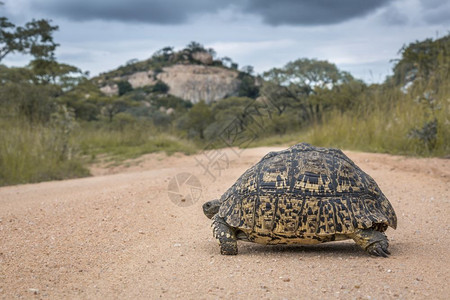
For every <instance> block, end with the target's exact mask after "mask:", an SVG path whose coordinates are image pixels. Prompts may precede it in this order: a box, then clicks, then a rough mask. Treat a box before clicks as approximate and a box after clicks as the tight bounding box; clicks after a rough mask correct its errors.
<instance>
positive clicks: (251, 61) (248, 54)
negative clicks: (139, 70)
mask: <svg viewBox="0 0 450 300" xmlns="http://www.w3.org/2000/svg"><path fill="white" fill-rule="evenodd" d="M2 1H3V2H4V3H5V5H4V6H0V12H1V13H0V15H6V16H7V17H8V18H10V19H11V20H12V21H13V22H15V23H16V24H23V23H25V22H27V21H29V20H31V19H32V18H47V19H52V20H53V24H56V25H59V27H60V29H59V31H58V32H57V33H56V34H55V39H56V41H57V42H58V43H60V44H61V46H60V47H59V48H58V50H57V53H56V54H57V57H58V59H59V60H60V61H63V62H66V63H70V64H73V65H76V66H78V67H80V68H82V69H83V70H88V71H91V74H92V75H96V74H98V73H100V72H104V71H108V70H111V69H114V68H116V67H118V66H119V65H121V64H124V63H125V62H126V61H128V60H130V59H133V58H138V59H146V58H148V57H150V56H151V55H152V53H154V52H155V51H157V50H158V49H161V48H163V47H165V46H174V47H175V48H176V49H181V48H182V47H184V46H185V45H187V44H188V43H189V42H190V41H197V42H200V43H202V44H204V45H205V46H206V47H212V48H214V49H215V50H216V51H217V53H218V56H219V57H224V56H228V57H231V58H232V59H233V60H234V61H236V62H238V63H239V65H240V66H244V65H253V66H254V67H255V70H256V71H257V72H263V71H266V70H268V69H270V68H272V67H281V66H283V65H284V64H286V63H287V62H288V61H292V60H295V59H298V58H302V57H307V58H317V59H326V60H328V61H330V62H333V63H336V64H337V65H338V67H339V68H341V69H342V70H346V71H350V72H351V73H352V74H353V75H354V76H355V77H358V78H362V79H364V80H366V81H368V82H380V81H382V80H383V79H384V77H385V76H386V75H387V74H389V73H390V70H391V67H392V64H391V63H390V62H389V61H390V60H391V59H393V58H396V56H397V52H398V49H400V48H401V47H402V45H403V44H408V43H410V42H414V41H416V40H421V39H424V38H430V37H432V38H434V37H436V36H443V35H445V34H448V32H449V30H450V1H448V0H370V1H364V0H339V1H337V0H314V1H313V0H277V1H274V0H228V1H224V0H128V1H123V0H108V1H107V0H77V1H65V0H2ZM28 60H29V57H23V56H21V55H13V56H9V57H7V59H6V60H5V63H6V64H7V65H24V64H26V62H27V61H28Z"/></svg>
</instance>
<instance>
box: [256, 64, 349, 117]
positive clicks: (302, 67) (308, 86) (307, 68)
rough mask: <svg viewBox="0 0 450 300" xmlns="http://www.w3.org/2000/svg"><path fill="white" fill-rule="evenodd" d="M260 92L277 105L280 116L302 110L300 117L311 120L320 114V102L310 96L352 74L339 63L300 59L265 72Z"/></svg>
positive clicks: (341, 82) (339, 83)
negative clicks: (289, 110)
mask: <svg viewBox="0 0 450 300" xmlns="http://www.w3.org/2000/svg"><path fill="white" fill-rule="evenodd" d="M263 77H264V79H265V82H264V83H263V86H262V89H261V93H262V94H263V96H265V97H266V99H268V100H269V102H270V103H271V104H272V105H273V106H274V107H275V108H276V111H277V112H278V115H281V114H283V113H284V112H285V111H286V109H287V108H294V109H296V110H299V113H300V115H301V119H303V120H309V119H312V118H314V117H317V116H318V115H319V114H320V109H321V105H320V104H319V103H317V102H316V103H315V102H314V101H311V100H312V98H311V97H310V96H311V95H313V94H317V93H318V92H319V91H322V90H331V89H333V88H335V87H337V86H339V85H342V84H343V83H347V82H350V81H351V80H353V77H352V76H351V75H350V74H349V73H347V72H342V71H340V70H339V69H338V68H337V67H336V65H334V64H331V63H329V62H327V61H320V60H315V59H306V58H304V59H298V60H296V61H293V62H289V63H287V64H286V65H285V66H284V67H283V68H273V69H271V70H269V71H268V72H265V73H264V74H263Z"/></svg>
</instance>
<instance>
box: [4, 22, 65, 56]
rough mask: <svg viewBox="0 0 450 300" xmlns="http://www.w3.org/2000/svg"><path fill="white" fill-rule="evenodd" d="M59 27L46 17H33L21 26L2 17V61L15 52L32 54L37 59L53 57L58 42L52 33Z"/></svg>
mask: <svg viewBox="0 0 450 300" xmlns="http://www.w3.org/2000/svg"><path fill="white" fill-rule="evenodd" d="M57 29H58V26H51V25H50V21H48V20H45V19H42V20H34V19H33V20H32V21H31V22H28V23H26V24H25V26H24V27H21V26H16V25H14V24H13V23H11V22H9V20H8V18H6V17H0V61H2V60H3V59H4V58H5V56H6V55H8V54H11V53H14V52H19V53H22V54H31V55H32V56H34V57H35V58H36V59H44V58H47V59H48V58H53V56H54V51H55V49H56V47H57V46H58V44H56V43H55V42H54V41H53V36H52V34H53V32H54V31H55V30H57Z"/></svg>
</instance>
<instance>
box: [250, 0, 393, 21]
mask: <svg viewBox="0 0 450 300" xmlns="http://www.w3.org/2000/svg"><path fill="white" fill-rule="evenodd" d="M388 2H390V0H371V1H364V0H340V1H336V0H278V1H274V0H249V1H247V2H246V5H245V10H246V11H247V12H250V13H254V14H258V15H260V16H262V17H263V19H264V21H265V22H266V23H268V24H271V25H282V24H290V25H320V24H335V23H339V22H343V21H346V20H349V19H352V18H355V17H360V16H364V15H367V14H369V13H370V12H372V11H374V10H375V9H377V8H379V7H381V6H383V5H385V4H386V3H388Z"/></svg>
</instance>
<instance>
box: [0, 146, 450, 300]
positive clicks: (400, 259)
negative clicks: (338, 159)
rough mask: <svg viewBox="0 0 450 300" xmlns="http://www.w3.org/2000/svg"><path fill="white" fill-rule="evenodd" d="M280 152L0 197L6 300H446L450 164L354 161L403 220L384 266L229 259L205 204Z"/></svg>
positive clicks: (165, 164)
mask: <svg viewBox="0 0 450 300" xmlns="http://www.w3.org/2000/svg"><path fill="white" fill-rule="evenodd" d="M278 149H279V148H255V149H247V150H245V151H243V152H242V153H240V155H239V156H237V155H236V154H235V153H234V152H233V151H232V150H230V149H228V150H226V151H225V152H224V153H226V154H227V155H228V159H229V160H228V161H226V160H225V159H223V160H222V162H223V163H224V164H225V165H223V166H222V168H221V169H214V168H211V169H210V171H211V174H207V173H206V174H205V172H204V169H203V168H202V167H201V165H200V164H199V162H198V161H200V162H202V163H203V164H206V160H205V159H206V158H205V157H204V156H202V155H201V154H200V155H197V156H182V155H174V156H171V157H169V158H166V157H165V156H164V155H162V154H155V155H148V156H146V157H144V158H141V159H139V160H137V161H134V162H131V163H130V167H129V168H123V167H122V168H116V169H111V170H106V169H102V168H95V169H94V170H93V172H94V173H95V174H96V175H97V176H95V177H90V178H84V179H76V180H67V181H60V182H46V183H40V184H30V185H21V186H12V187H3V188H0V298H2V299H11V298H26V299H30V298H50V299H61V298H83V299H86V298H89V299H99V298H103V299H130V298H134V299H149V298H182V299H210V298H214V299H215V298H230V299H235V298H241V299H247V298H250V299H258V298H267V299H269V298H271V299H294V298H295V299H298V298H304V299H306V298H314V299H352V298H354V299H359V298H361V299H393V298H398V299H424V298H430V299H448V296H449V295H450V286H449V281H450V239H449V238H450V237H449V231H450V223H449V221H450V204H449V203H450V191H449V190H450V160H444V159H417V158H404V157H397V156H390V155H383V154H367V153H355V152H346V154H347V155H348V156H349V157H350V158H352V159H353V160H354V161H355V162H356V163H357V164H358V165H359V166H360V167H361V168H362V169H363V170H364V171H366V172H367V173H369V174H370V175H372V177H374V178H375V180H376V181H377V182H378V184H379V186H380V187H381V189H382V190H383V192H384V193H385V195H386V196H387V197H388V198H389V199H390V201H391V203H392V205H393V206H394V208H395V210H396V212H397V216H398V219H399V221H398V229H397V230H392V229H388V232H387V235H388V237H389V239H390V250H391V253H392V255H391V257H390V258H388V259H384V258H374V257H370V256H368V255H367V254H366V253H364V252H363V251H362V250H360V249H359V248H358V247H357V246H356V245H355V244H354V242H353V241H343V242H336V243H329V244H321V245H317V246H261V245H255V244H250V243H240V244H239V255H237V256H232V257H229V256H228V257H226V256H221V255H220V254H219V248H218V245H217V243H216V241H215V240H213V238H212V232H211V229H210V220H208V219H207V218H206V217H205V216H204V215H203V213H202V210H201V205H202V203H203V202H204V201H206V200H210V199H213V198H216V197H219V196H220V195H221V194H222V193H223V192H224V191H225V190H226V189H227V188H228V187H229V186H230V185H231V184H232V183H234V181H235V180H236V179H237V178H238V177H239V175H241V174H242V173H243V172H244V171H245V170H246V169H247V168H248V167H250V166H251V165H252V164H254V163H255V162H257V161H258V160H259V159H260V158H261V157H262V156H263V155H264V154H266V153H267V152H269V151H273V150H278ZM216 154H217V153H216ZM195 158H197V160H196V159H195ZM222 158H224V157H222ZM219 171H220V174H219ZM183 172H187V173H190V174H193V175H194V176H195V177H192V179H194V178H197V179H198V180H199V182H200V184H201V188H200V189H195V186H196V184H197V183H196V182H195V180H194V181H191V186H193V187H194V189H193V190H192V191H193V192H194V194H193V195H194V196H193V197H194V198H193V200H197V201H195V202H194V203H193V204H192V205H189V204H191V203H190V202H189V201H190V200H191V199H190V198H189V197H184V198H183V199H184V200H183V201H181V200H179V199H178V200H179V201H180V202H176V203H174V202H172V201H171V200H170V199H169V194H168V185H169V182H170V180H171V179H172V178H173V177H174V176H175V175H177V174H180V173H183ZM107 173H117V174H107ZM102 174H103V175H102ZM211 175H213V176H215V180H214V178H213V177H212V176H211ZM179 176H181V175H179ZM180 178H181V177H180ZM180 188H181V189H180V191H179V193H180V194H182V195H186V193H187V192H188V191H189V190H188V189H186V185H184V186H182V187H180ZM171 189H172V192H173V193H172V196H176V195H177V191H176V190H174V189H173V186H172V187H171ZM200 192H201V195H200ZM199 195H200V196H199ZM198 196H199V197H200V198H199V199H197V197H198ZM174 199H175V200H176V198H174Z"/></svg>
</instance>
